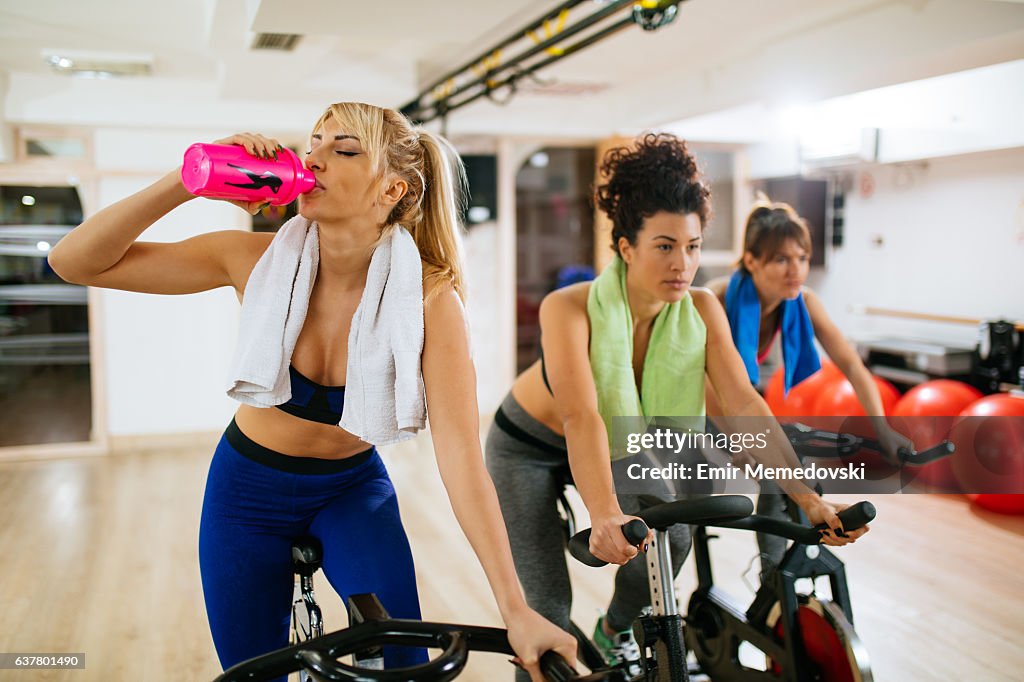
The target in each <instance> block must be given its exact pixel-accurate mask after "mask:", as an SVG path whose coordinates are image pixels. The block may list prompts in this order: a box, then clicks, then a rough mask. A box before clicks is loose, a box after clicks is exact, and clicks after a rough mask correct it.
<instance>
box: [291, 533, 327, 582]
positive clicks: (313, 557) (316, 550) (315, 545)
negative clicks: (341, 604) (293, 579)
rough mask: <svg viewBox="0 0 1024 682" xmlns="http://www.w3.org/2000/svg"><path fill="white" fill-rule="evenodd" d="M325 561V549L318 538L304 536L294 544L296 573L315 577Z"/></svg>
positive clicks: (293, 557) (293, 556) (293, 563)
mask: <svg viewBox="0 0 1024 682" xmlns="http://www.w3.org/2000/svg"><path fill="white" fill-rule="evenodd" d="M323 561H324V548H323V545H321V544H320V541H319V540H317V539H316V538H314V537H312V536H310V535H304V536H302V537H300V538H296V539H295V540H294V541H293V542H292V567H293V569H294V570H295V572H296V573H301V574H303V575H313V574H314V573H316V572H317V571H318V570H320V565H321V564H323Z"/></svg>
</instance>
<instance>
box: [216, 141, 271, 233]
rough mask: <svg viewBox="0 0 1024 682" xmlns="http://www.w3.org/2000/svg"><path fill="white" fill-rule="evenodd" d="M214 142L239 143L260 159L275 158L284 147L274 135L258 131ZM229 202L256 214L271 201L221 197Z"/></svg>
mask: <svg viewBox="0 0 1024 682" xmlns="http://www.w3.org/2000/svg"><path fill="white" fill-rule="evenodd" d="M213 144H237V145H239V146H241V147H244V148H245V151H246V152H248V153H249V155H250V156H254V157H256V158H259V159H275V158H277V154H278V152H279V151H281V149H283V147H281V143H280V142H278V141H277V140H275V139H274V138H272V137H264V136H263V135H260V134H258V133H235V134H234V135H229V136H228V137H224V138H221V139H219V140H215V141H214V143H213ZM221 201H226V202H228V203H229V204H234V205H235V206H237V207H238V208H240V209H242V210H243V211H245V212H246V213H248V214H250V215H256V214H257V213H259V212H260V211H261V210H262V209H263V207H264V206H266V205H267V204H268V203H269V202H267V201H238V200H235V199H221Z"/></svg>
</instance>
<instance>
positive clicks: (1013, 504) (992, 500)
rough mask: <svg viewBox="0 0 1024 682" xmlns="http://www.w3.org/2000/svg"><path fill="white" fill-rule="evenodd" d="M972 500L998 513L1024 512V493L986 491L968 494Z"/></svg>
mask: <svg viewBox="0 0 1024 682" xmlns="http://www.w3.org/2000/svg"><path fill="white" fill-rule="evenodd" d="M967 497H968V498H970V500H971V502H973V503H974V504H976V505H978V506H979V507H981V508H982V509H987V510H989V511H993V512H996V513H997V514H1024V495H998V494H995V493H985V494H980V495H968V496H967Z"/></svg>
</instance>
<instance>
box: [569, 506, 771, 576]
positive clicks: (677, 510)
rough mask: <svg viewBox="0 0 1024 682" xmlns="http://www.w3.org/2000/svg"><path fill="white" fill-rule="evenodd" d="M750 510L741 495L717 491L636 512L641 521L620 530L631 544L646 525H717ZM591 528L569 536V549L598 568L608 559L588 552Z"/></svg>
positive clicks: (586, 562)
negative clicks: (707, 495) (714, 493)
mask: <svg viewBox="0 0 1024 682" xmlns="http://www.w3.org/2000/svg"><path fill="white" fill-rule="evenodd" d="M753 511H754V504H753V503H752V502H751V501H750V499H749V498H747V497H745V496H743V495H716V496H714V497H702V498H699V499H696V500H677V501H675V502H665V503H664V504H658V505H655V506H653V507H648V508H647V509H644V510H643V511H641V512H639V513H638V514H637V516H639V517H640V518H641V519H643V521H642V522H641V521H637V520H636V519H633V520H632V521H630V522H629V523H627V524H625V525H624V526H623V527H622V533H623V535H625V536H626V540H628V541H629V543H630V544H631V545H635V544H638V543H640V542H641V541H642V540H643V539H644V538H645V537H647V532H648V531H647V527H648V526H649V527H651V528H655V529H658V530H662V529H665V528H668V527H669V526H671V525H673V524H676V523H687V524H689V523H696V524H701V525H717V524H720V523H725V522H728V521H733V520H736V519H741V518H743V517H745V516H749V515H750V514H752V513H753ZM641 530H642V532H640V531H641ZM590 531H591V529H590V528H587V529H586V530H582V531H580V532H579V533H576V535H574V536H572V537H571V538H569V553H570V554H572V556H573V558H575V559H576V560H577V561H581V562H583V563H584V564H586V565H587V566H593V567H595V568H599V567H601V566H604V565H605V564H607V563H608V562H607V561H604V560H602V559H598V558H597V557H596V556H594V555H593V554H591V553H590ZM634 538H635V539H634Z"/></svg>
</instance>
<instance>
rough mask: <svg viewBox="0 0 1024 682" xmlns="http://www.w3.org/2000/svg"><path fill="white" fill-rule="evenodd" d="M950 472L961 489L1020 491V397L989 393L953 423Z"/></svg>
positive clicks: (1023, 463) (1023, 418)
mask: <svg viewBox="0 0 1024 682" xmlns="http://www.w3.org/2000/svg"><path fill="white" fill-rule="evenodd" d="M950 440H951V441H953V443H954V444H955V445H956V452H955V453H954V455H953V473H954V475H955V477H956V481H957V483H958V484H959V486H960V490H962V491H963V492H965V493H985V494H990V493H991V494H1016V493H1022V492H1024V398H1018V397H1014V396H1011V395H1006V394H996V395H990V396H986V397H984V398H982V399H981V400H977V401H975V402H973V403H971V404H970V405H969V406H968V407H967V409H965V410H964V411H963V412H961V413H960V416H959V417H957V419H956V421H955V422H954V423H953V429H952V431H951V432H950Z"/></svg>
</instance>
